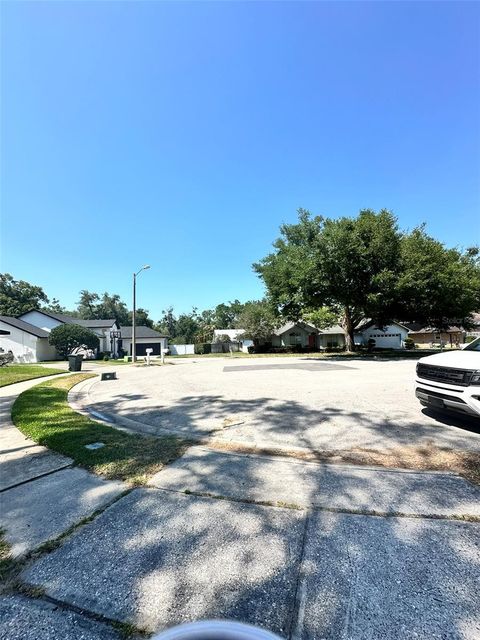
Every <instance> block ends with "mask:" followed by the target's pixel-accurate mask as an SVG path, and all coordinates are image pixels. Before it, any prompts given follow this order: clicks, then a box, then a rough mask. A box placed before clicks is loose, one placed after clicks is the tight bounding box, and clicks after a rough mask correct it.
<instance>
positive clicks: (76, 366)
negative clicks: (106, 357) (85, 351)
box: [68, 353, 83, 371]
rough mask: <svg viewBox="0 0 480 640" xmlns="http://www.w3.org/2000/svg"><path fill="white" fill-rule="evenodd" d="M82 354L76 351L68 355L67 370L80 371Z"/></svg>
mask: <svg viewBox="0 0 480 640" xmlns="http://www.w3.org/2000/svg"><path fill="white" fill-rule="evenodd" d="M82 360H83V355H82V354H81V353H78V354H76V355H74V356H68V370H69V371H81V370H82Z"/></svg>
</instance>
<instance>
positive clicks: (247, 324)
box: [237, 300, 278, 344]
mask: <svg viewBox="0 0 480 640" xmlns="http://www.w3.org/2000/svg"><path fill="white" fill-rule="evenodd" d="M276 324H278V319H277V318H276V317H275V315H274V312H273V309H272V307H271V305H270V304H268V302H267V301H266V300H252V301H250V302H246V303H245V304H244V305H243V309H242V311H241V312H240V314H239V316H238V319H237V326H238V328H239V329H243V330H244V334H243V336H242V337H243V338H248V339H250V340H253V341H254V343H255V344H256V343H258V342H260V341H268V340H270V339H271V336H272V333H273V331H274V329H275V326H276Z"/></svg>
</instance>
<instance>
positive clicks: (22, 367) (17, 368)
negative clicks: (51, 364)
mask: <svg viewBox="0 0 480 640" xmlns="http://www.w3.org/2000/svg"><path fill="white" fill-rule="evenodd" d="M57 373H65V371H64V370H62V369H50V368H48V367H42V366H41V365H39V364H9V365H7V366H6V367H0V387H5V386H6V385H7V384H14V383H15V382H23V381H24V380H32V379H33V378H41V377H42V376H53V375H55V374H57Z"/></svg>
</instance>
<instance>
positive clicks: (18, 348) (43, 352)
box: [0, 316, 57, 362]
mask: <svg viewBox="0 0 480 640" xmlns="http://www.w3.org/2000/svg"><path fill="white" fill-rule="evenodd" d="M48 336H49V332H48V331H45V330H44V329H40V328H39V327H37V326H35V325H33V324H30V323H29V322H25V321H24V320H21V319H19V318H12V317H10V316H0V349H1V350H2V353H8V352H9V351H11V352H12V353H13V358H14V362H41V361H42V360H55V359H56V358H57V352H56V349H55V347H52V346H51V345H50V344H49V343H48Z"/></svg>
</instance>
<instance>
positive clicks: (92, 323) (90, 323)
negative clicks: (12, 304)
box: [22, 309, 116, 329]
mask: <svg viewBox="0 0 480 640" xmlns="http://www.w3.org/2000/svg"><path fill="white" fill-rule="evenodd" d="M31 311H38V313H43V315H44V316H48V317H49V318H53V319H54V320H58V321H59V322H63V323H64V324H78V325H79V326H81V327H87V328H89V329H90V328H91V329H95V328H97V329H98V328H102V327H111V326H112V325H113V324H114V323H115V322H116V320H115V318H107V319H105V320H84V319H83V318H74V317H73V316H66V315H65V314H63V313H53V312H51V311H45V310H44V309H31ZM22 315H25V314H22Z"/></svg>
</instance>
